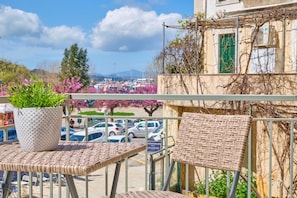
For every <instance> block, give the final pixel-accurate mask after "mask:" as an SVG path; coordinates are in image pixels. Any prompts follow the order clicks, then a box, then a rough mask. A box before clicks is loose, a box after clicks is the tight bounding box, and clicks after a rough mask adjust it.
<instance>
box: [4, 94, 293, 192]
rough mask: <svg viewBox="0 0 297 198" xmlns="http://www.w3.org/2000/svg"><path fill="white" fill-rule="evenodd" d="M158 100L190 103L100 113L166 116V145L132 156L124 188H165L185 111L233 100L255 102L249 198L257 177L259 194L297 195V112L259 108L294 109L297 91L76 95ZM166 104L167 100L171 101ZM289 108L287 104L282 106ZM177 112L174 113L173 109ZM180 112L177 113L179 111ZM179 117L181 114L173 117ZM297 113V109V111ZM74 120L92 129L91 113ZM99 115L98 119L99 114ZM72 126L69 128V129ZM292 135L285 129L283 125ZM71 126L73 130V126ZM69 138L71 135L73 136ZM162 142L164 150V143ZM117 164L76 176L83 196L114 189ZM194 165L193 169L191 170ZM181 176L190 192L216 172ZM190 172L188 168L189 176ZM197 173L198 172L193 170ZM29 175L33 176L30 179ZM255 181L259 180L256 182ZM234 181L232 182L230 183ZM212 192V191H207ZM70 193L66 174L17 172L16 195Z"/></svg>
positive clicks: (177, 182) (180, 183)
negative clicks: (156, 110) (146, 111)
mask: <svg viewBox="0 0 297 198" xmlns="http://www.w3.org/2000/svg"><path fill="white" fill-rule="evenodd" d="M147 98H150V99H153V100H161V101H166V102H168V103H169V104H175V105H176V104H187V105H186V106H184V107H178V109H174V107H173V108H168V107H167V106H166V105H165V106H164V108H163V115H167V116H154V117H149V116H131V117H126V116H125V117H123V116H122V117H121V116H118V117H116V116H101V117H100V116H96V118H103V119H106V118H107V119H109V118H119V119H144V120H145V121H148V120H150V119H157V120H163V127H164V132H163V133H164V134H163V138H164V139H163V143H162V144H158V143H156V145H149V146H148V147H149V150H147V151H144V152H141V153H139V154H138V155H136V156H133V157H131V158H127V159H126V160H125V161H124V162H123V166H122V170H121V175H120V178H119V185H118V188H117V189H118V190H117V191H118V192H126V191H130V190H143V189H159V188H160V186H161V185H162V183H163V182H164V177H165V172H166V170H167V169H168V165H169V159H170V152H171V148H172V147H173V146H174V138H175V134H176V132H177V128H178V123H179V119H180V117H179V115H180V112H181V111H193V110H194V109H196V108H195V106H192V107H191V106H190V105H189V104H191V102H194V103H197V104H199V103H203V102H206V103H209V104H214V103H217V102H225V103H226V102H229V103H228V104H230V103H233V104H239V103H245V104H246V103H249V105H248V106H249V111H248V112H249V113H250V114H252V115H253V128H252V131H251V134H250V136H249V144H248V149H247V150H248V152H247V153H246V159H245V168H244V169H245V170H244V172H245V173H246V179H247V181H248V186H247V189H248V190H247V194H246V197H251V193H252V181H256V183H257V190H258V192H259V193H260V194H261V195H262V196H263V197H264V196H265V197H270V198H271V197H296V196H297V191H296V169H297V168H296V167H297V166H296V157H297V156H296V155H297V152H296V139H297V138H296V129H295V127H296V121H297V118H295V116H289V115H288V116H279V115H281V112H279V114H278V115H275V116H263V115H261V114H260V113H259V112H258V111H257V110H256V109H255V108H254V107H253V104H255V103H256V102H260V101H261V102H266V103H277V104H285V103H286V104H290V106H288V111H291V110H292V105H293V106H294V105H296V101H297V98H296V96H294V95H176V94H175V95H170V94H169V95H167V94H166V95H164V94H155V95H127V94H126V95H122V94H72V99H79V100H100V99H102V100H103V99H104V100H105V99H108V100H119V99H121V100H146V99H147ZM4 102H7V98H5V97H0V103H4ZM168 103H166V104H168ZM282 109H286V106H282ZM203 110H204V111H208V112H217V113H238V112H237V111H234V112H232V111H230V109H229V108H228V109H227V111H224V112H222V111H221V110H217V111H214V107H213V106H212V107H211V108H209V109H203ZM167 111H172V112H173V113H171V114H170V113H168V112H167ZM176 112H177V113H176ZM168 115H176V116H168ZM293 115H294V112H293ZM295 115H296V114H295ZM70 118H74V119H77V118H81V119H82V120H84V121H85V122H83V123H82V127H84V128H87V127H88V122H87V119H86V118H90V116H79V115H67V116H65V118H64V122H65V123H66V124H68V125H67V126H69V120H70ZM94 118H95V117H94ZM9 127H13V126H6V127H1V128H0V129H4V130H5V133H4V140H7V137H8V134H7V128H9ZM67 128H68V127H67ZM281 128H282V129H284V131H286V133H281V130H280V129H281ZM68 130H69V128H68ZM68 138H69V134H68V137H67V139H68ZM132 141H143V142H146V144H149V143H148V137H147V135H146V136H145V138H133V139H132ZM160 145H161V148H160V147H158V146H160ZM114 168H115V166H113V165H111V166H108V167H106V168H103V169H100V170H98V171H96V172H93V173H92V174H90V175H88V176H85V177H82V176H75V178H74V182H75V185H76V186H77V187H78V193H79V197H90V198H92V197H100V196H101V195H108V194H109V193H110V188H111V182H112V178H113V170H114ZM186 169H188V170H187V171H185V170H186ZM176 170H177V171H176V172H175V173H174V175H175V177H174V179H173V180H172V181H171V189H172V190H173V189H174V190H178V191H183V190H184V192H185V193H189V192H190V191H192V190H193V185H192V184H194V183H195V182H196V181H197V180H198V176H199V178H200V179H201V180H203V178H205V177H207V176H208V175H210V174H211V173H212V172H211V170H208V169H206V170H201V169H195V167H188V168H185V167H182V166H181V167H180V168H177V169H176ZM185 172H188V174H186V173H185ZM194 172H195V174H193V173H194ZM23 175H28V176H29V177H28V179H27V180H26V181H25V179H24V178H23ZM254 179H255V180H254ZM227 184H228V182H227ZM206 193H208V191H207V189H206ZM26 195H29V197H33V196H36V197H69V196H70V195H69V189H68V188H67V185H65V179H64V178H63V176H61V175H54V174H51V175H48V174H46V173H32V172H30V173H21V172H18V173H16V175H15V180H14V189H13V192H12V194H11V197H23V196H26Z"/></svg>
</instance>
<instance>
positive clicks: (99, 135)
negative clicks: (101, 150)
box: [69, 130, 105, 142]
mask: <svg viewBox="0 0 297 198" xmlns="http://www.w3.org/2000/svg"><path fill="white" fill-rule="evenodd" d="M104 139H105V132H104V131H94V130H93V131H88V142H104ZM69 140H70V141H79V142H84V141H86V132H85V131H79V132H75V133H73V134H72V135H71V136H70V138H69Z"/></svg>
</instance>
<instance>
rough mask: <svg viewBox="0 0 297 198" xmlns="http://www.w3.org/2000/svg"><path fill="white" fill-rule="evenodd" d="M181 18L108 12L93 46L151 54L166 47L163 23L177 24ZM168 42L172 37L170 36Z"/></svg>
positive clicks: (131, 11) (121, 10)
mask: <svg viewBox="0 0 297 198" xmlns="http://www.w3.org/2000/svg"><path fill="white" fill-rule="evenodd" d="M181 18H182V16H181V15H180V14H176V13H172V14H160V15H159V16H158V15H157V14H156V12H155V11H144V10H141V9H139V8H135V7H127V6H125V7H121V8H119V9H115V10H113V11H109V12H107V14H106V16H105V18H104V19H103V20H102V21H101V22H100V23H98V24H97V26H96V27H95V28H93V34H92V36H91V38H92V43H93V46H94V47H96V48H100V49H102V50H106V51H123V50H124V51H137V50H151V49H156V48H159V47H160V46H161V45H162V31H163V30H162V23H163V22H165V23H166V24H176V23H177V21H178V19H181ZM166 36H167V38H168V36H170V34H167V35H166Z"/></svg>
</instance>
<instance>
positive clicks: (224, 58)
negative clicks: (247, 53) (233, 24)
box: [219, 34, 235, 73]
mask: <svg viewBox="0 0 297 198" xmlns="http://www.w3.org/2000/svg"><path fill="white" fill-rule="evenodd" d="M234 59H235V34H223V35H220V61H219V62H220V73H233V72H234Z"/></svg>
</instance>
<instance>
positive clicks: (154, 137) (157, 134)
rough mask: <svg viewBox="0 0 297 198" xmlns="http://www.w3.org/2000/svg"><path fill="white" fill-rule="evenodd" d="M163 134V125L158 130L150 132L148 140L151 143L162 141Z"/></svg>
mask: <svg viewBox="0 0 297 198" xmlns="http://www.w3.org/2000/svg"><path fill="white" fill-rule="evenodd" d="M162 134H163V125H162V124H161V125H160V126H159V127H158V128H156V130H154V131H152V132H150V133H149V134H148V136H147V138H148V140H151V141H160V140H161V139H162Z"/></svg>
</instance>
